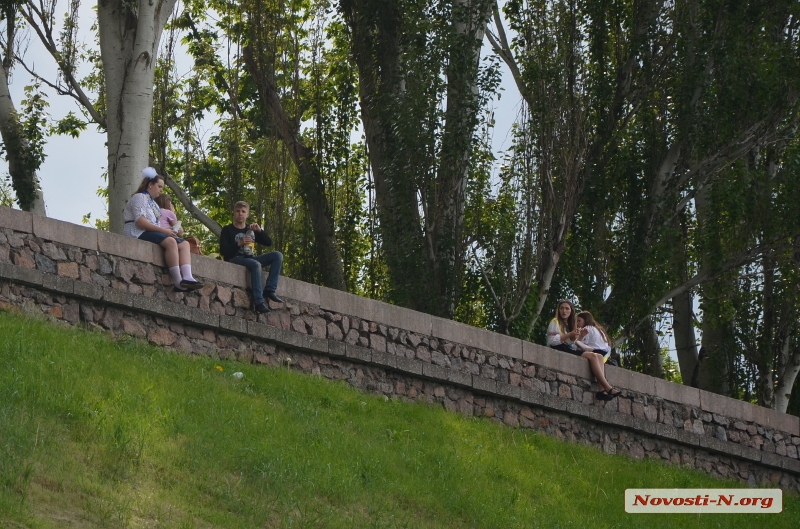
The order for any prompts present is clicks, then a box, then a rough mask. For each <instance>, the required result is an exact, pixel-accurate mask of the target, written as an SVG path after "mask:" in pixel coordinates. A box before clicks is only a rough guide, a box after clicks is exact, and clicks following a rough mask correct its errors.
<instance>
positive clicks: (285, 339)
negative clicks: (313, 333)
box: [273, 327, 309, 350]
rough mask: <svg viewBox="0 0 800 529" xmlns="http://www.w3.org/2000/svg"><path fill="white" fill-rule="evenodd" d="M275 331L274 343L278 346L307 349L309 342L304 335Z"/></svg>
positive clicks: (276, 329)
mask: <svg viewBox="0 0 800 529" xmlns="http://www.w3.org/2000/svg"><path fill="white" fill-rule="evenodd" d="M273 329H275V343H276V344H279V345H283V346H285V347H290V348H291V347H294V348H297V349H303V350H305V349H307V348H308V347H309V342H308V340H306V337H307V336H306V335H305V334H299V333H296V332H292V331H287V330H285V329H278V328H276V327H273Z"/></svg>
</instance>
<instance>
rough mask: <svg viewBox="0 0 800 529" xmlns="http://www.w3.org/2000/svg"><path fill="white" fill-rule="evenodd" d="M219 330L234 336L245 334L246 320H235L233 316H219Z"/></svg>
mask: <svg viewBox="0 0 800 529" xmlns="http://www.w3.org/2000/svg"><path fill="white" fill-rule="evenodd" d="M219 327H220V329H223V330H226V331H229V332H232V333H234V334H240V335H241V334H244V335H246V334H247V320H243V319H242V318H235V317H233V316H224V315H222V316H219Z"/></svg>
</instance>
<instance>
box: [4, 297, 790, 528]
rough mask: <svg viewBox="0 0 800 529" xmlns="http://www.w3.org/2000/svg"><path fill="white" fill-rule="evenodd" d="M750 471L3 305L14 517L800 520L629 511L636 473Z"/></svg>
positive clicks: (669, 479)
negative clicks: (166, 345)
mask: <svg viewBox="0 0 800 529" xmlns="http://www.w3.org/2000/svg"><path fill="white" fill-rule="evenodd" d="M216 366H221V368H222V371H219V370H218V369H217V368H216ZM234 371H242V372H243V373H244V378H243V379H242V380H236V379H235V378H233V377H232V376H231V374H232V373H233V372H234ZM741 486H742V485H741V484H740V483H738V482H722V481H718V480H715V479H712V478H710V477H708V476H706V475H704V474H701V473H698V472H695V471H688V470H685V469H681V468H676V467H672V466H666V465H662V464H660V463H656V462H652V461H642V462H634V461H631V460H629V459H627V458H625V457H621V456H608V455H606V454H603V453H601V452H599V451H597V450H594V449H591V448H587V447H583V446H579V445H575V444H568V443H562V442H558V441H556V440H554V439H551V438H549V437H546V436H543V435H540V434H536V433H533V432H528V431H523V430H512V429H509V428H505V427H501V426H499V425H497V424H494V423H491V422H489V421H486V420H481V419H466V418H463V417H461V416H459V415H455V414H452V413H448V412H445V411H444V410H442V409H441V408H439V407H437V406H426V405H420V404H408V403H403V402H399V401H393V400H388V401H387V400H385V399H383V398H381V397H375V396H372V395H366V394H363V393H361V392H358V391H356V390H354V389H352V388H350V387H349V386H347V385H346V384H342V383H333V382H329V381H327V380H324V379H320V378H318V377H317V378H315V377H310V376H306V375H302V374H299V373H295V372H292V371H287V370H286V369H270V368H264V367H256V366H251V365H243V364H238V363H235V362H226V361H221V360H214V359H209V358H201V357H189V356H184V355H178V354H175V353H167V352H164V351H162V350H160V349H158V348H154V347H150V346H148V345H145V344H142V343H140V342H135V341H112V340H110V339H109V338H108V337H106V336H105V335H102V334H93V333H88V332H85V331H82V330H77V329H69V328H66V329H65V328H62V327H58V326H55V325H53V324H50V323H47V322H43V321H36V320H30V319H25V318H23V317H21V316H18V315H15V314H9V313H2V312H0V527H3V528H5V527H9V528H18V527H28V528H34V527H36V528H49V527H53V528H56V527H59V528H60V527H170V528H171V527H175V528H192V527H214V528H218V527H219V528H249V527H315V528H316V527H342V528H350V527H376V528H382V527H387V528H388V527H413V528H419V527H455V528H460V527H491V528H495V527H496V528H506V527H520V528H534V527H542V528H557V527H575V528H587V529H588V528H591V529H595V528H597V529H602V528H610V527H626V528H627V527H737V528H738V527H741V526H742V524H745V525H746V526H749V527H756V526H759V527H760V526H764V527H766V526H767V525H769V527H771V528H780V527H796V522H797V520H798V519H800V501H798V499H797V498H795V497H791V496H787V495H784V511H783V513H781V514H772V515H763V514H762V515H757V514H746V515H743V514H739V515H720V514H714V515H703V516H702V517H700V516H698V515H688V514H685V515H629V514H626V513H625V512H624V505H623V496H624V491H625V489H626V488H631V487H635V488H641V487H658V488H674V487H677V488H684V487H686V488H700V487H717V488H720V487H732V488H740V487H741Z"/></svg>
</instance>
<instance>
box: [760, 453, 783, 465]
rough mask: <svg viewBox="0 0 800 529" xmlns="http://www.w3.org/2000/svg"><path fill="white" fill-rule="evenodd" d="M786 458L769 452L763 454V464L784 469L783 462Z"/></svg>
mask: <svg viewBox="0 0 800 529" xmlns="http://www.w3.org/2000/svg"><path fill="white" fill-rule="evenodd" d="M784 459H785V458H783V457H781V456H779V455H775V454H771V453H769V452H761V464H762V465H767V466H770V467H774V468H783V460H784Z"/></svg>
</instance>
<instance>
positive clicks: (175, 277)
mask: <svg viewBox="0 0 800 529" xmlns="http://www.w3.org/2000/svg"><path fill="white" fill-rule="evenodd" d="M169 275H171V276H172V282H173V283H174V284H175V286H176V287H180V286H181V268H180V267H179V266H170V267H169Z"/></svg>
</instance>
